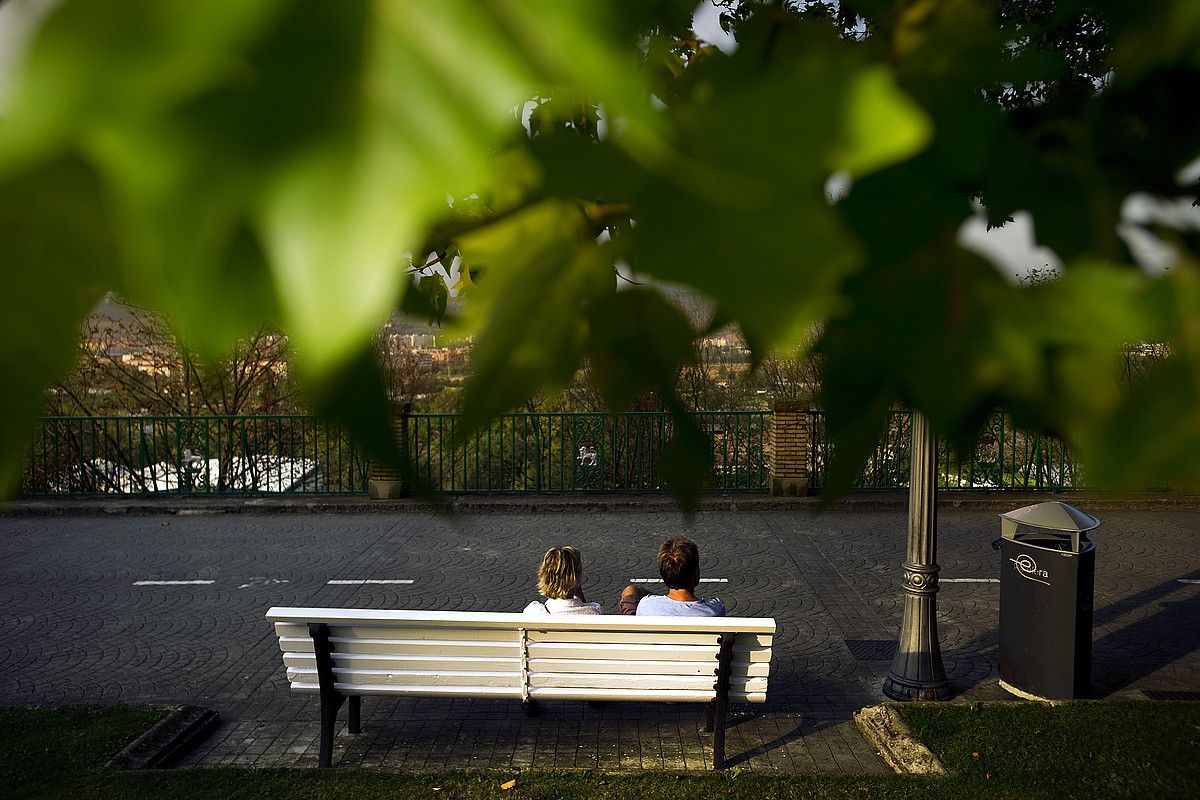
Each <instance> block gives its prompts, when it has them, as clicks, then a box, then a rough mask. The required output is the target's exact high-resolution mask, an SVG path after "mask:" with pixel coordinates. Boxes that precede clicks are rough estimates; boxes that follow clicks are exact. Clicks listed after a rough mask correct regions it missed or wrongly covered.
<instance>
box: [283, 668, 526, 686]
mask: <svg viewBox="0 0 1200 800" xmlns="http://www.w3.org/2000/svg"><path fill="white" fill-rule="evenodd" d="M287 676H288V681H289V682H292V683H316V682H317V670H316V667H314V668H312V669H311V670H310V669H304V668H292V669H289V670H288V671H287ZM333 676H334V682H335V683H350V684H368V685H372V686H374V685H379V686H510V687H516V688H517V689H520V688H521V671H520V669H518V670H516V671H515V672H479V671H474V672H472V671H467V670H461V671H460V670H428V671H425V670H392V671H381V670H367V669H335V670H334V671H333Z"/></svg>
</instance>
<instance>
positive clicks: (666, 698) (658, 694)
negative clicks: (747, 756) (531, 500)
mask: <svg viewBox="0 0 1200 800" xmlns="http://www.w3.org/2000/svg"><path fill="white" fill-rule="evenodd" d="M529 696H530V697H532V698H534V699H535V700H599V699H603V700H628V701H634V702H643V703H707V702H708V701H709V700H711V699H712V697H713V691H712V690H711V689H709V690H708V691H707V692H697V691H690V690H687V689H652V690H649V691H644V690H641V689H608V690H606V691H605V692H604V697H602V698H601V697H598V696H597V695H596V690H595V689H562V688H547V689H531V690H530V692H529ZM729 699H730V700H731V701H733V702H735V703H765V702H766V701H767V696H766V694H764V693H761V692H753V693H750V694H746V693H743V692H733V691H730V693H729Z"/></svg>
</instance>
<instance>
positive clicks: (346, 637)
mask: <svg viewBox="0 0 1200 800" xmlns="http://www.w3.org/2000/svg"><path fill="white" fill-rule="evenodd" d="M267 619H268V620H270V621H271V622H273V623H275V632H276V633H277V634H278V636H279V649H280V650H282V651H283V663H284V665H285V666H286V667H287V677H288V681H289V682H290V684H291V687H292V690H293V691H297V692H313V693H318V694H320V695H321V753H320V760H319V764H320V766H322V767H327V766H329V765H330V762H331V759H332V750H333V730H334V726H335V725H336V722H337V713H338V709H339V708H341V706H342V703H343V702H345V701H346V699H347V698H349V700H350V708H349V729H350V733H352V734H356V733H358V732H359V730H360V727H361V726H360V722H359V707H360V698H362V697H367V696H413V695H416V696H427V697H481V698H511V699H513V700H520V701H522V702H523V703H524V704H525V709H526V712H527V713H534V712H535V705H534V704H535V702H536V701H538V700H597V701H603V700H640V701H653V702H678V703H709V704H710V705H709V712H708V726H707V730H710V731H713V732H714V735H713V768H714V769H723V768H724V765H725V714H726V706H727V705H728V703H729V702H731V701H732V702H747V703H762V702H764V701H766V699H767V675H768V673H769V672H770V665H771V639H772V636H773V635H774V633H775V620H773V619H755V618H748V617H627V616H616V615H614V616H583V615H569V616H568V615H563V616H527V615H524V614H498V613H487V612H447V611H377V610H365V609H345V608H272V609H271V610H269V611H268V612H267Z"/></svg>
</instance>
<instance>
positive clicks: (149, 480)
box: [22, 411, 770, 495]
mask: <svg viewBox="0 0 1200 800" xmlns="http://www.w3.org/2000/svg"><path fill="white" fill-rule="evenodd" d="M696 420H697V422H698V423H699V424H700V426H701V428H702V429H703V430H704V431H705V432H706V433H707V434H708V435H709V436H710V437H711V439H712V443H713V471H712V478H711V486H712V487H713V488H715V489H719V490H722V491H749V492H763V491H766V489H767V486H768V472H767V464H766V453H765V443H766V437H767V429H768V428H767V426H768V423H769V420H770V414H769V412H765V411H738V412H733V411H731V412H708V413H701V414H697V415H696ZM406 427H407V430H408V440H409V441H408V452H409V454H410V456H411V457H412V458H413V467H414V470H415V472H416V474H417V475H418V476H419V478H420V481H421V482H422V483H423V484H424V485H425V486H426V487H428V488H432V489H434V490H437V491H441V492H450V493H502V492H662V491H666V490H667V489H668V488H669V487H667V486H666V484H665V482H664V481H663V478H662V475H661V472H660V464H661V454H662V448H663V445H664V444H665V443H666V442H667V441H669V439H670V437H671V436H672V434H673V427H672V423H671V420H670V417H669V415H667V414H665V413H629V414H620V415H608V414H549V413H547V414H506V415H503V416H501V417H499V418H497V419H496V420H494V421H493V423H492V424H491V425H490V426H489V427H488V428H487V429H486V430H484V431H482V432H480V433H479V434H478V435H476V436H473V437H470V438H469V439H467V440H466V441H465V442H460V441H459V440H458V438H457V436H458V434H459V433H460V429H461V419H460V417H459V416H458V415H456V414H414V415H411V416H410V417H409V418H408V421H407V426H406ZM368 473H369V467H368V462H367V459H366V457H365V456H364V454H363V453H362V450H361V448H359V447H358V446H356V445H355V444H354V443H353V442H352V441H351V440H349V439H348V438H347V437H346V436H345V435H344V434H342V433H340V432H338V431H336V430H334V429H332V428H331V427H329V426H328V425H326V424H324V423H323V422H321V421H320V420H318V419H315V418H313V417H308V416H302V415H292V416H269V417H268V416H252V417H247V416H239V417H216V416H213V417H148V416H145V417H47V418H44V419H43V420H42V423H41V426H40V428H39V431H38V433H37V435H36V436H35V437H34V440H33V442H32V444H31V447H30V452H29V455H28V457H27V460H26V468H25V473H24V479H23V481H22V492H23V493H24V494H26V495H47V494H50V495H54V494H68V495H70V494H125V495H136V494H157V493H175V494H209V493H239V494H255V493H275V492H292V493H321V494H361V493H365V492H366V491H367V487H368Z"/></svg>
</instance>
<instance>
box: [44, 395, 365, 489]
mask: <svg viewBox="0 0 1200 800" xmlns="http://www.w3.org/2000/svg"><path fill="white" fill-rule="evenodd" d="M21 488H22V492H23V493H24V494H27V495H42V494H125V495H136V494H160V493H174V494H210V493H240V494H254V493H260V492H272V493H273V492H293V493H321V494H358V493H362V492H366V491H367V462H366V459H365V458H364V457H363V455H362V453H361V451H360V449H359V448H358V447H356V446H355V445H354V444H353V443H352V442H351V441H350V439H349V438H348V437H347V436H345V434H343V433H341V432H339V431H338V430H336V429H334V428H332V427H331V426H329V425H327V424H325V423H324V422H322V421H321V420H319V419H316V418H314V417H309V416H303V415H283V416H238V417H224V416H192V417H166V416H153V417H152V416H137V417H132V416H126V417H45V418H43V419H42V423H41V425H40V427H39V430H38V432H37V434H36V435H35V436H34V438H33V442H32V443H31V446H30V452H29V455H28V457H27V458H26V463H25V473H24V477H23V480H22V487H21Z"/></svg>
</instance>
